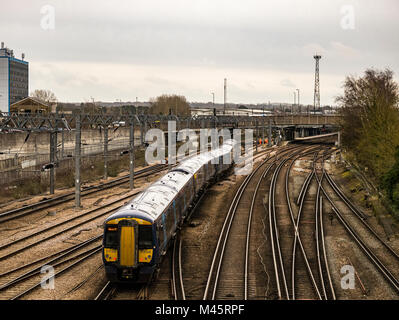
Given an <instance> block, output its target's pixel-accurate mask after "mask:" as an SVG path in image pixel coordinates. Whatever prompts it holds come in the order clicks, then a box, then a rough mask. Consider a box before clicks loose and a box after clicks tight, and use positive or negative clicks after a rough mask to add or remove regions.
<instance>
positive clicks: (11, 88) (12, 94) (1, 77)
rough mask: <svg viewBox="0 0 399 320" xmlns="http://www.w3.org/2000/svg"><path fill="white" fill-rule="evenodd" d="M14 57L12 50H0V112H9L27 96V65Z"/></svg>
mask: <svg viewBox="0 0 399 320" xmlns="http://www.w3.org/2000/svg"><path fill="white" fill-rule="evenodd" d="M24 58H25V55H24V54H22V59H17V58H15V57H14V52H13V50H11V49H9V48H6V47H4V42H2V43H1V48H0V111H1V112H10V106H11V105H12V104H14V103H15V102H17V101H20V100H22V99H24V98H26V97H28V96H29V63H28V62H27V61H24Z"/></svg>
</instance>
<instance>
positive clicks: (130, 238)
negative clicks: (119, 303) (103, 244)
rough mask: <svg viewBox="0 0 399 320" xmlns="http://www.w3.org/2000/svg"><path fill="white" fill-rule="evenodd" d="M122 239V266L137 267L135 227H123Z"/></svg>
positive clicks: (120, 252)
mask: <svg viewBox="0 0 399 320" xmlns="http://www.w3.org/2000/svg"><path fill="white" fill-rule="evenodd" d="M120 239H121V240H120V241H121V242H120V251H119V254H120V257H119V258H120V265H121V266H124V267H133V266H135V261H136V257H135V254H136V252H135V243H134V227H132V226H122V228H121V238H120Z"/></svg>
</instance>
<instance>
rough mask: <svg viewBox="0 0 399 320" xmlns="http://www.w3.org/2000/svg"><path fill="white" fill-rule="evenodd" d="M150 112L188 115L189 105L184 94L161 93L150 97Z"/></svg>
mask: <svg viewBox="0 0 399 320" xmlns="http://www.w3.org/2000/svg"><path fill="white" fill-rule="evenodd" d="M150 102H151V108H150V113H152V114H163V115H167V114H174V115H190V113H191V111H190V105H189V104H188V102H187V100H186V98H185V97H184V96H178V95H167V94H163V95H161V96H159V97H157V98H155V99H151V100H150Z"/></svg>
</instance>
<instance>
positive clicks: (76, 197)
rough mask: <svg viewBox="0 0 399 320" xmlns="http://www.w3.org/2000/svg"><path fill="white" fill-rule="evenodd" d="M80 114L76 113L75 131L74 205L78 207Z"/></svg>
mask: <svg viewBox="0 0 399 320" xmlns="http://www.w3.org/2000/svg"><path fill="white" fill-rule="evenodd" d="M80 120H81V119H80V114H78V115H76V132H75V207H76V208H80V151H81V150H80V148H81V127H80Z"/></svg>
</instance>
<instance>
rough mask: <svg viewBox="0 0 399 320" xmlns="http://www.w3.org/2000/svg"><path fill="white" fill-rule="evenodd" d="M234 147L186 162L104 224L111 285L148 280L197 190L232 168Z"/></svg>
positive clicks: (104, 253)
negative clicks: (113, 283) (224, 159)
mask: <svg viewBox="0 0 399 320" xmlns="http://www.w3.org/2000/svg"><path fill="white" fill-rule="evenodd" d="M233 144H234V141H233V140H229V141H227V142H225V143H224V144H223V145H222V146H221V147H220V148H218V149H216V150H214V151H210V152H206V153H203V154H200V155H197V156H194V157H192V158H190V159H188V160H186V161H184V162H183V163H181V164H180V165H179V166H177V167H176V168H174V169H172V170H170V171H169V172H168V173H167V174H166V175H164V176H163V177H161V178H160V179H159V180H157V181H156V182H154V183H153V184H152V185H150V186H149V187H148V188H147V189H146V190H144V191H143V192H142V193H140V194H139V195H137V196H136V197H135V198H134V199H133V200H131V201H130V202H129V203H127V204H126V205H124V206H123V207H121V208H120V209H119V210H118V211H117V212H116V213H114V214H113V215H111V216H109V217H108V218H107V219H106V220H105V223H104V239H103V247H104V248H103V262H104V266H105V272H106V274H107V277H108V279H109V280H110V281H112V282H146V281H148V279H149V278H150V277H151V275H152V274H153V272H154V270H155V269H156V268H157V266H158V265H159V263H160V262H161V259H162V257H163V256H164V255H165V253H166V251H167V248H168V246H169V244H170V242H171V241H170V240H171V239H172V238H173V237H174V235H175V233H176V231H177V228H178V227H179V226H180V225H181V224H182V223H183V221H184V218H185V217H186V215H187V213H188V211H189V209H190V206H191V205H192V203H193V201H194V199H195V197H196V195H197V194H198V192H199V191H200V190H201V189H203V188H204V187H205V186H206V185H207V184H208V183H209V182H210V180H212V179H213V178H214V177H215V176H217V175H220V174H221V173H223V172H224V171H226V170H227V169H228V168H229V167H230V166H231V155H232V150H233ZM223 158H226V159H227V160H226V161H225V162H226V163H223Z"/></svg>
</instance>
